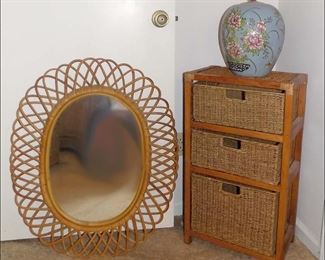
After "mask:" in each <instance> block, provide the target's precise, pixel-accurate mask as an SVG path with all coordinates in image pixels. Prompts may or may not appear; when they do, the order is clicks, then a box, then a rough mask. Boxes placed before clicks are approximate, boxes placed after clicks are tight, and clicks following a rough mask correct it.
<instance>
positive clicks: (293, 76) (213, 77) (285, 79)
mask: <svg viewBox="0 0 325 260" xmlns="http://www.w3.org/2000/svg"><path fill="white" fill-rule="evenodd" d="M185 75H189V76H190V78H191V79H193V80H206V81H214V82H224V83H227V82H228V83H234V82H236V83H238V84H244V85H257V86H258V85H270V86H273V87H281V86H282V87H285V86H286V85H292V86H293V85H295V84H306V83H307V75H306V74H303V73H287V72H278V71H272V72H271V73H269V74H268V75H267V76H265V77H259V78H257V77H256V78H254V77H241V76H236V75H234V74H233V73H232V72H231V71H230V70H229V69H228V68H226V67H220V66H209V67H206V68H202V69H198V70H194V71H189V72H186V73H185Z"/></svg>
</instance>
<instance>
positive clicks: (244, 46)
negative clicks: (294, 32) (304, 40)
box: [219, 1, 285, 77]
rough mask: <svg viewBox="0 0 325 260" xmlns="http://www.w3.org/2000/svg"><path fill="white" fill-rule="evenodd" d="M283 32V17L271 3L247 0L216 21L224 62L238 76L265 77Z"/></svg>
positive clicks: (282, 38) (279, 48)
mask: <svg viewBox="0 0 325 260" xmlns="http://www.w3.org/2000/svg"><path fill="white" fill-rule="evenodd" d="M284 32H285V26H284V21H283V19H282V16H281V14H280V13H279V11H278V10H277V9H276V8H275V7H273V6H272V5H268V4H264V3H260V2H256V1H249V2H246V3H242V4H238V5H233V6H231V7H230V8H228V9H227V10H226V12H225V13H224V14H223V16H222V18H221V21H220V24H219V46H220V49H221V53H222V56H223V58H224V60H225V63H226V65H227V66H228V68H229V69H230V70H231V71H232V72H233V73H234V74H237V75H240V76H247V77H263V76H265V75H266V74H268V73H269V72H271V70H272V68H273V67H274V65H275V63H276V61H277V59H278V58H279V55H280V52H281V50H282V46H283V42H284Z"/></svg>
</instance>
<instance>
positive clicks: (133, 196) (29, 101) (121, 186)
mask: <svg viewBox="0 0 325 260" xmlns="http://www.w3.org/2000/svg"><path fill="white" fill-rule="evenodd" d="M176 140H177V139H176V131H175V121H174V118H173V114H172V112H171V110H170V108H169V105H168V103H167V101H166V100H165V99H163V98H162V97H161V93H160V90H159V88H158V87H157V86H155V85H154V83H153V81H152V80H151V79H150V78H148V77H146V76H144V74H143V73H142V72H141V71H140V70H138V69H134V68H132V67H131V66H130V65H127V64H117V63H116V62H114V61H112V60H107V59H94V58H87V59H80V60H74V61H72V62H71V63H69V64H64V65H61V66H59V67H58V68H55V69H51V70H48V71H47V72H46V73H45V74H44V75H43V76H41V77H40V78H38V79H37V81H36V83H35V85H34V86H33V87H31V88H30V89H28V90H27V92H26V95H25V97H24V98H23V99H22V100H21V102H20V104H19V107H18V110H17V118H16V120H15V122H14V125H13V133H12V136H11V144H12V145H11V157H10V170H11V176H12V181H13V188H14V191H15V194H16V196H15V202H16V204H17V206H18V210H19V214H20V215H21V217H22V218H23V220H24V223H25V224H26V225H27V226H28V227H29V229H30V231H31V232H32V234H33V235H35V236H37V237H38V238H39V240H40V241H41V242H42V243H43V244H45V245H47V246H50V247H52V248H53V249H55V250H56V251H58V252H61V253H66V254H68V255H73V256H91V255H105V254H111V255H121V254H125V253H127V252H128V251H129V250H131V249H133V248H135V246H136V245H137V244H138V243H139V242H140V241H143V240H145V238H146V237H147V235H148V234H149V233H150V232H151V231H153V230H154V229H155V228H156V225H157V224H158V223H160V222H161V221H162V220H163V217H164V213H165V212H166V211H167V210H168V208H169V203H170V201H171V199H172V196H173V191H174V189H175V182H176V178H177V168H178V147H177V141H176Z"/></svg>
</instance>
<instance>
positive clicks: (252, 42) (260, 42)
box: [244, 31, 264, 50]
mask: <svg viewBox="0 0 325 260" xmlns="http://www.w3.org/2000/svg"><path fill="white" fill-rule="evenodd" d="M244 44H245V45H246V46H247V48H248V49H249V50H260V49H262V48H263V46H264V39H263V37H262V35H261V34H260V33H258V32H255V31H252V32H249V33H248V34H247V35H246V36H245V37H244Z"/></svg>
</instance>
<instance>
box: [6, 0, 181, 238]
mask: <svg viewBox="0 0 325 260" xmlns="http://www.w3.org/2000/svg"><path fill="white" fill-rule="evenodd" d="M174 4H175V3H174V0H173V1H166V0H164V1H156V0H147V1H140V0H118V1H110V0H106V1H105V0H87V1H85V0H70V1H63V0H55V1H50V0H43V1H36V0H25V1H18V0H17V1H16V0H4V1H2V8H1V12H2V13H1V32H2V37H1V46H2V49H1V57H2V80H1V91H2V93H1V94H2V95H1V106H2V107H1V108H2V109H1V111H2V114H1V240H2V241H4V240H13V239H23V238H30V237H31V235H30V233H29V231H28V228H27V227H26V226H25V225H24V224H23V221H22V219H21V218H20V216H19V215H18V210H17V208H16V206H15V203H14V193H13V190H12V184H11V179H10V172H9V154H10V135H11V127H12V123H13V121H14V119H15V113H16V109H17V107H18V103H19V100H20V99H21V98H22V97H23V96H24V95H25V92H26V90H27V89H28V88H29V87H30V86H32V85H33V84H34V82H35V81H36V79H37V77H38V76H41V75H42V74H43V73H44V72H45V71H46V70H48V69H50V68H56V67H57V66H59V65H61V64H63V63H67V62H70V61H72V60H73V59H76V58H86V57H102V58H110V59H113V60H115V61H116V62H118V63H129V64H130V65H131V66H133V67H136V68H139V69H140V70H142V71H143V72H144V74H145V75H146V76H148V77H150V78H152V79H153V80H154V82H155V83H156V85H157V86H159V87H160V88H161V90H162V95H163V97H164V98H166V99H167V100H168V101H169V104H170V106H171V108H172V110H174V98H175V94H174V92H175V90H174V31H175V30H174V26H175V25H174V19H172V18H173V17H174ZM159 9H162V10H165V11H166V12H167V13H168V14H169V17H170V21H169V23H168V25H167V26H166V27H164V28H157V27H155V26H154V25H153V24H152V22H151V16H152V14H153V13H154V11H156V10H159ZM173 210H174V209H173V204H172V205H171V207H170V210H169V212H167V214H166V215H165V219H164V222H163V223H162V224H161V227H169V226H173V217H174V214H173V213H174V212H173Z"/></svg>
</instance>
